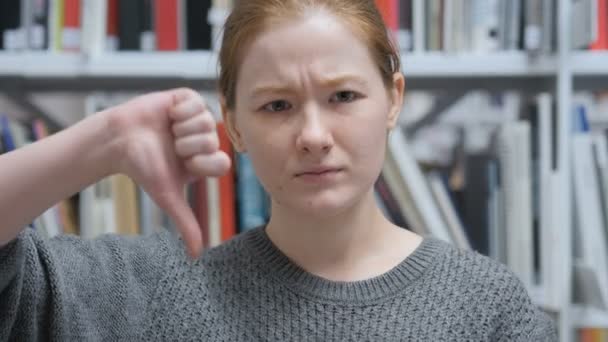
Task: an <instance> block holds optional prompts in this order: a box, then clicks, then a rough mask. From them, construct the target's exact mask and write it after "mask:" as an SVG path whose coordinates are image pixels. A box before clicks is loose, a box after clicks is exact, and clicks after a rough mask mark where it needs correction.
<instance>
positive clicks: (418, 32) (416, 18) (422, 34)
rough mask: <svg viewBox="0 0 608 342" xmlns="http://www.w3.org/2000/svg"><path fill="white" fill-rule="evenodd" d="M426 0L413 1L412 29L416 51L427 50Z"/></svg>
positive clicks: (422, 51)
mask: <svg viewBox="0 0 608 342" xmlns="http://www.w3.org/2000/svg"><path fill="white" fill-rule="evenodd" d="M425 12H426V11H425V0H413V2H412V30H413V36H414V52H415V53H424V52H425V51H426V29H425V26H426V23H425V21H426V20H425V17H426V14H425Z"/></svg>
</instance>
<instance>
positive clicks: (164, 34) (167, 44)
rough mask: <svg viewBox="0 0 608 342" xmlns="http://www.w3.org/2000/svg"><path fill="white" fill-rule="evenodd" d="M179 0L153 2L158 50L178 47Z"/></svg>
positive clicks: (176, 48)
mask: <svg viewBox="0 0 608 342" xmlns="http://www.w3.org/2000/svg"><path fill="white" fill-rule="evenodd" d="M178 2H179V0H156V1H155V2H154V24H155V27H154V31H155V33H156V48H157V49H158V50H159V51H175V50H178V49H179V3H178Z"/></svg>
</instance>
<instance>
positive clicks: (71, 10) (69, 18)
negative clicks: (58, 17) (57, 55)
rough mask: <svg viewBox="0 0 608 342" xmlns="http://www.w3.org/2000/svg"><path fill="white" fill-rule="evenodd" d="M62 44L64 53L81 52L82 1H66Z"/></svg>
mask: <svg viewBox="0 0 608 342" xmlns="http://www.w3.org/2000/svg"><path fill="white" fill-rule="evenodd" d="M61 44H62V48H63V50H64V51H80V0H64V8H63V30H62V36H61Z"/></svg>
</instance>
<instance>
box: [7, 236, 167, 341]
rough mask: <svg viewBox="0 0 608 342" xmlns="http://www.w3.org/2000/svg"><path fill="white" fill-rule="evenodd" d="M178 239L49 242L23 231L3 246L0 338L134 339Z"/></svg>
mask: <svg viewBox="0 0 608 342" xmlns="http://www.w3.org/2000/svg"><path fill="white" fill-rule="evenodd" d="M172 240H173V237H172V236H171V235H170V234H169V233H167V232H164V233H158V234H157V235H153V236H149V237H125V236H118V235H104V236H102V237H100V238H98V239H95V240H84V239H81V238H79V237H75V236H61V237H57V238H54V239H50V240H48V239H45V238H43V237H41V236H40V235H39V234H38V233H37V232H36V231H34V230H33V229H31V228H27V229H25V230H24V231H23V232H22V233H21V234H20V235H19V236H18V237H17V238H16V239H15V240H13V241H12V242H10V243H9V244H8V245H5V246H3V247H1V248H0V313H1V316H2V319H0V341H7V340H119V339H120V340H123V339H128V340H131V339H132V338H130V337H134V336H136V335H137V334H138V333H139V331H138V329H139V327H141V326H142V324H141V323H143V320H144V319H145V315H146V312H147V310H146V309H147V307H148V305H149V303H150V301H151V300H152V296H153V295H154V291H155V289H156V287H157V284H158V283H159V281H160V280H161V278H162V276H163V274H164V273H165V271H166V270H165V269H164V265H165V264H166V260H167V259H168V255H169V251H170V249H171V248H172V244H173V243H174V242H173V241H172Z"/></svg>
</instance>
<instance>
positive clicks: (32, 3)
mask: <svg viewBox="0 0 608 342" xmlns="http://www.w3.org/2000/svg"><path fill="white" fill-rule="evenodd" d="M375 1H376V4H377V6H378V8H379V9H380V11H381V12H382V15H383V17H384V20H385V22H386V25H387V27H388V28H389V29H390V30H391V31H392V32H393V33H394V37H395V40H396V41H397V42H398V45H399V46H400V49H401V50H403V51H414V52H425V51H445V52H450V53H458V52H491V51H499V50H526V51H530V52H540V53H548V52H551V51H553V50H555V45H556V43H555V42H556V10H557V5H556V3H555V1H554V0H529V1H523V0H509V1H500V0H402V1H398V0H375ZM233 3H234V1H233V0H131V1H118V0H17V1H3V2H0V49H4V50H9V51H15V50H17V51H18V50H50V51H80V52H83V53H86V54H93V55H94V54H97V53H100V52H102V51H113V50H134V51H177V50H214V49H217V48H218V46H219V42H220V38H221V27H222V25H223V23H224V21H225V19H226V17H227V15H228V14H229V13H230V10H231V8H232V7H233ZM607 10H608V9H607V6H606V0H577V1H573V4H572V18H573V20H574V23H573V25H572V42H573V46H574V47H579V48H580V47H591V48H592V49H605V48H606V47H608V38H607V37H608V32H606V30H607V29H608V26H607V24H606V21H607V19H608V18H607V17H608V12H607Z"/></svg>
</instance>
